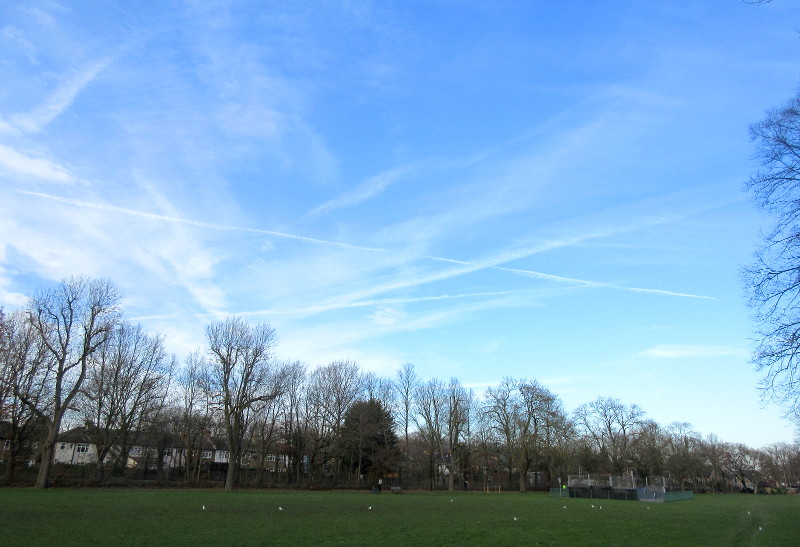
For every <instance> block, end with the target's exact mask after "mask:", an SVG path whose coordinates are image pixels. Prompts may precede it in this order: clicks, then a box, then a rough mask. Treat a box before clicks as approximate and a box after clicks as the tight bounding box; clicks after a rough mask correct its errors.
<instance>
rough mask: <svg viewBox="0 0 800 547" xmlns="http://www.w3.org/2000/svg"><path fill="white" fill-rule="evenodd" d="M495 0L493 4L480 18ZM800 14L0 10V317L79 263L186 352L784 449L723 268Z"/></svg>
mask: <svg viewBox="0 0 800 547" xmlns="http://www.w3.org/2000/svg"><path fill="white" fill-rule="evenodd" d="M484 4H486V5H484ZM799 17H800V5H797V4H796V3H794V2H789V1H788V0H774V1H773V2H771V3H769V4H767V5H764V6H751V5H748V4H746V3H744V2H742V1H739V0H730V1H722V2H721V1H706V2H638V1H628V2H626V1H619V2H617V1H614V2H611V1H609V2H589V1H580V2H545V1H542V2H526V1H519V2H515V1H507V2H504V1H498V2H491V3H485V2H457V1H450V0H440V1H429V2H414V1H410V0H409V1H402V2H390V1H385V2H384V1H380V2H378V1H376V2H367V1H364V2H361V1H355V0H354V1H341V2H337V1H326V2H269V3H268V2H257V1H253V2H226V1H219V2H163V3H162V2H152V3H137V4H136V5H135V6H134V5H132V4H129V3H126V2H84V1H71V2H63V3H57V2H50V1H31V2H24V3H17V2H8V1H6V2H0V82H2V85H0V305H3V306H5V307H6V308H7V309H14V308H17V307H20V306H22V305H24V302H25V295H26V294H29V293H30V292H31V291H32V290H34V289H35V288H37V287H40V286H42V285H44V284H47V283H51V282H55V281H58V280H60V279H62V278H64V277H66V276H69V275H74V274H86V275H90V276H97V277H106V278H110V279H112V280H113V281H115V282H116V283H117V284H118V285H119V287H120V289H121V291H122V292H123V294H124V295H125V302H124V304H125V309H126V312H127V314H128V316H129V317H131V318H133V319H134V320H136V321H138V322H141V323H142V324H143V325H144V326H145V327H146V328H147V329H150V330H152V331H156V332H160V333H162V334H164V335H165V337H166V343H167V346H168V347H169V349H170V350H171V351H174V352H175V353H176V354H177V355H178V356H179V357H181V358H182V357H183V356H185V355H186V354H188V353H189V352H191V351H193V350H194V349H196V348H198V347H200V346H202V345H203V343H204V327H205V325H206V324H207V323H208V322H210V321H213V320H217V319H220V318H223V317H226V316H228V315H232V314H238V315H242V316H244V317H246V318H247V319H248V320H250V321H254V322H255V321H267V322H269V323H270V324H271V325H272V326H274V327H275V329H276V330H277V334H278V337H279V343H278V347H277V356H278V357H280V358H283V359H292V360H295V359H299V360H303V361H306V362H308V363H309V364H310V365H312V366H315V365H319V364H325V363H327V362H329V361H331V360H333V359H343V358H349V359H353V360H355V361H357V362H358V363H359V365H360V366H361V367H362V369H364V370H370V371H375V372H376V373H378V374H381V375H386V376H393V375H394V374H395V373H396V371H397V369H398V368H399V367H400V366H401V365H402V364H403V363H405V362H411V363H414V365H415V366H416V368H417V371H418V372H419V374H420V375H421V376H423V377H425V378H431V377H438V378H441V379H444V380H447V379H449V378H450V377H451V376H455V377H457V378H459V379H460V380H461V381H462V382H463V383H464V384H466V385H469V386H472V387H474V388H475V389H476V390H477V391H482V390H483V389H484V388H485V387H486V386H488V385H493V384H496V383H497V382H498V381H499V380H500V379H501V378H502V377H503V376H507V375H508V376H513V377H516V378H520V377H527V378H536V379H538V380H540V381H541V382H542V383H543V384H544V385H546V386H547V387H549V388H550V389H552V390H553V391H554V392H556V393H557V394H558V395H559V396H560V397H561V399H562V400H563V402H564V404H565V406H566V408H567V409H568V410H572V409H574V408H575V407H577V406H578V405H580V404H582V403H586V402H590V401H592V400H594V399H596V398H597V397H600V396H607V397H615V398H619V399H621V400H622V401H623V402H626V403H636V404H638V405H640V406H641V407H642V408H643V410H644V411H645V412H646V413H647V416H648V417H650V418H653V419H655V420H656V421H658V422H659V423H661V424H663V425H666V424H669V423H670V422H673V421H681V422H689V423H691V424H692V426H693V429H694V430H696V431H698V432H700V433H701V434H703V435H707V434H710V433H714V434H716V435H718V436H719V437H720V438H721V439H723V440H725V441H730V442H745V443H747V444H749V445H751V446H762V445H764V444H767V443H771V442H776V441H791V440H792V438H793V434H792V429H791V427H790V425H789V424H788V423H787V422H786V421H784V420H782V419H781V411H780V409H778V408H777V407H775V406H774V405H770V404H767V403H764V402H762V401H761V400H760V397H759V392H758V389H757V387H758V383H759V379H760V375H759V374H758V373H756V372H755V371H753V368H752V366H751V365H750V364H749V352H750V348H751V340H750V337H751V335H752V330H753V329H752V325H751V323H750V320H749V316H748V314H749V312H748V309H747V307H746V300H745V295H744V293H743V289H742V284H741V280H740V271H741V268H742V267H743V266H744V265H745V264H747V263H748V261H749V260H750V258H751V256H752V254H753V252H754V250H755V249H756V247H757V246H758V244H759V241H760V233H761V232H762V231H764V230H766V229H767V227H768V225H769V223H768V219H764V218H762V217H761V216H760V214H759V213H758V212H756V211H755V210H754V208H753V206H752V203H751V202H750V201H749V198H748V196H747V195H746V194H745V193H744V192H743V186H744V183H745V181H746V180H747V177H748V175H749V173H750V172H752V171H753V169H754V168H755V165H754V163H753V161H752V157H753V153H754V148H753V145H752V144H751V143H750V142H749V138H748V133H747V128H748V126H749V124H751V123H753V122H756V121H759V120H760V119H762V118H763V116H764V113H765V111H766V110H767V109H769V108H772V107H776V106H779V105H781V104H783V103H784V102H786V101H787V100H788V99H789V97H791V96H792V95H793V94H794V92H795V91H796V89H797V87H798V83H799V82H800V78H799V76H800V58H798V53H799V52H800V34H798V32H797V28H796V27H797V25H796V22H797V21H798V20H800V19H799Z"/></svg>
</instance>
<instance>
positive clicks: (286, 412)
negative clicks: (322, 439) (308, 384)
mask: <svg viewBox="0 0 800 547" xmlns="http://www.w3.org/2000/svg"><path fill="white" fill-rule="evenodd" d="M307 368H308V367H307V365H306V364H305V363H302V362H300V361H294V362H292V363H289V364H287V365H286V367H285V371H284V379H285V382H286V396H285V397H284V398H283V401H282V402H283V405H282V416H281V426H282V430H283V431H282V432H283V445H284V449H283V454H282V455H283V457H284V461H285V463H286V465H287V467H288V469H287V470H286V482H287V483H288V482H289V481H290V480H294V481H295V483H299V482H300V474H301V472H302V460H301V456H302V454H303V451H304V449H305V436H304V435H303V428H302V426H301V420H302V418H303V399H304V395H305V394H304V387H305V381H306V369H307ZM290 471H292V472H291V473H290Z"/></svg>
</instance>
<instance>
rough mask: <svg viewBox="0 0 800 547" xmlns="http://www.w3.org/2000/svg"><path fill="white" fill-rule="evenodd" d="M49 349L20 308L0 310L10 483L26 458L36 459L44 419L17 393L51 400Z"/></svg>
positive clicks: (1, 394)
mask: <svg viewBox="0 0 800 547" xmlns="http://www.w3.org/2000/svg"><path fill="white" fill-rule="evenodd" d="M47 359H48V355H47V349H46V347H45V346H44V344H43V343H42V340H41V338H39V337H38V336H37V335H36V332H35V331H34V330H33V327H31V325H30V323H29V322H28V321H27V320H26V318H25V315H24V314H23V313H21V312H15V313H12V314H11V315H10V316H5V315H4V314H3V313H2V310H0V419H2V420H4V421H5V423H6V425H7V427H8V429H7V431H6V434H7V437H6V443H7V446H6V447H3V450H4V452H5V454H4V460H5V463H6V476H5V482H6V483H11V482H12V481H13V479H14V473H15V471H16V468H17V466H18V465H19V464H20V463H21V462H22V460H23V458H25V459H28V460H30V459H33V458H35V457H36V452H35V451H33V450H30V449H28V450H25V446H26V445H27V446H29V447H32V446H35V445H36V442H37V441H38V438H39V437H41V433H42V431H41V429H42V421H41V419H40V418H39V416H38V414H36V412H34V411H33V408H32V407H31V406H30V405H26V404H23V403H22V401H21V400H20V399H19V398H18V397H16V396H15V393H20V392H21V393H27V394H28V396H29V398H30V400H31V401H34V402H35V403H36V405H35V406H43V405H45V404H46V403H45V401H49V400H51V396H52V394H51V393H50V391H49V389H50V388H51V387H52V386H51V384H50V382H48V381H47V380H48V378H47V375H48V372H49V368H48V367H47V366H46V364H47Z"/></svg>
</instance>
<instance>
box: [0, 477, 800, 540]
mask: <svg viewBox="0 0 800 547" xmlns="http://www.w3.org/2000/svg"><path fill="white" fill-rule="evenodd" d="M592 504H594V505H595V507H594V508H592ZM203 505H205V510H204V509H202V507H203ZM564 505H566V506H567V508H566V509H563V506H564ZM600 506H602V510H601V509H600ZM278 507H282V508H283V510H282V511H279V510H278ZM368 507H371V508H372V509H368ZM648 507H649V509H648ZM748 511H749V512H750V514H748ZM514 517H516V520H514ZM798 517H800V496H753V495H749V496H748V495H726V496H722V495H705V496H697V497H695V499H693V500H688V501H680V502H673V503H662V504H659V503H651V504H647V503H644V502H625V501H605V502H598V501H594V500H585V499H569V498H551V497H548V496H547V495H544V494H524V495H523V494H515V493H503V494H496V493H494V494H484V493H472V492H471V493H468V494H465V493H462V492H457V493H454V494H450V493H446V492H445V493H416V492H405V493H403V494H399V495H398V494H391V493H388V492H384V493H383V494H380V495H372V494H367V493H361V492H295V491H235V492H225V491H221V490H113V489H109V490H96V489H51V490H45V491H37V490H32V489H0V544H8V545H60V546H63V545H90V544H91V545H190V544H191V545H267V544H270V545H274V544H278V545H281V544H285V545H288V544H291V545H309V544H317V545H318V544H325V545H374V544H404V545H555V544H580V545H644V544H647V545H713V544H717V545H798V544H799V543H800V537H798V534H800V532H798V528H797V522H798ZM759 527H761V528H763V530H762V531H759Z"/></svg>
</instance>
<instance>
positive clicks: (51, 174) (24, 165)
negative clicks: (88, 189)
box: [0, 144, 76, 183]
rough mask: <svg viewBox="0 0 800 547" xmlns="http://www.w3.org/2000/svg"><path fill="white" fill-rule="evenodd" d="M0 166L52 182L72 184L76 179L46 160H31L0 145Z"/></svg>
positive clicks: (64, 169) (67, 171)
mask: <svg viewBox="0 0 800 547" xmlns="http://www.w3.org/2000/svg"><path fill="white" fill-rule="evenodd" d="M0 166H2V167H5V168H6V169H8V170H10V171H14V172H16V173H21V174H23V175H27V176H30V177H34V178H37V179H42V180H49V181H52V182H62V183H72V182H75V181H76V179H75V177H74V176H73V175H72V173H70V172H69V170H68V169H66V168H65V167H62V166H60V165H58V164H56V163H54V162H52V161H50V160H48V159H44V158H32V157H30V156H26V155H25V154H22V153H20V152H17V151H16V150H14V149H13V148H10V147H8V146H5V145H2V144H0Z"/></svg>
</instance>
